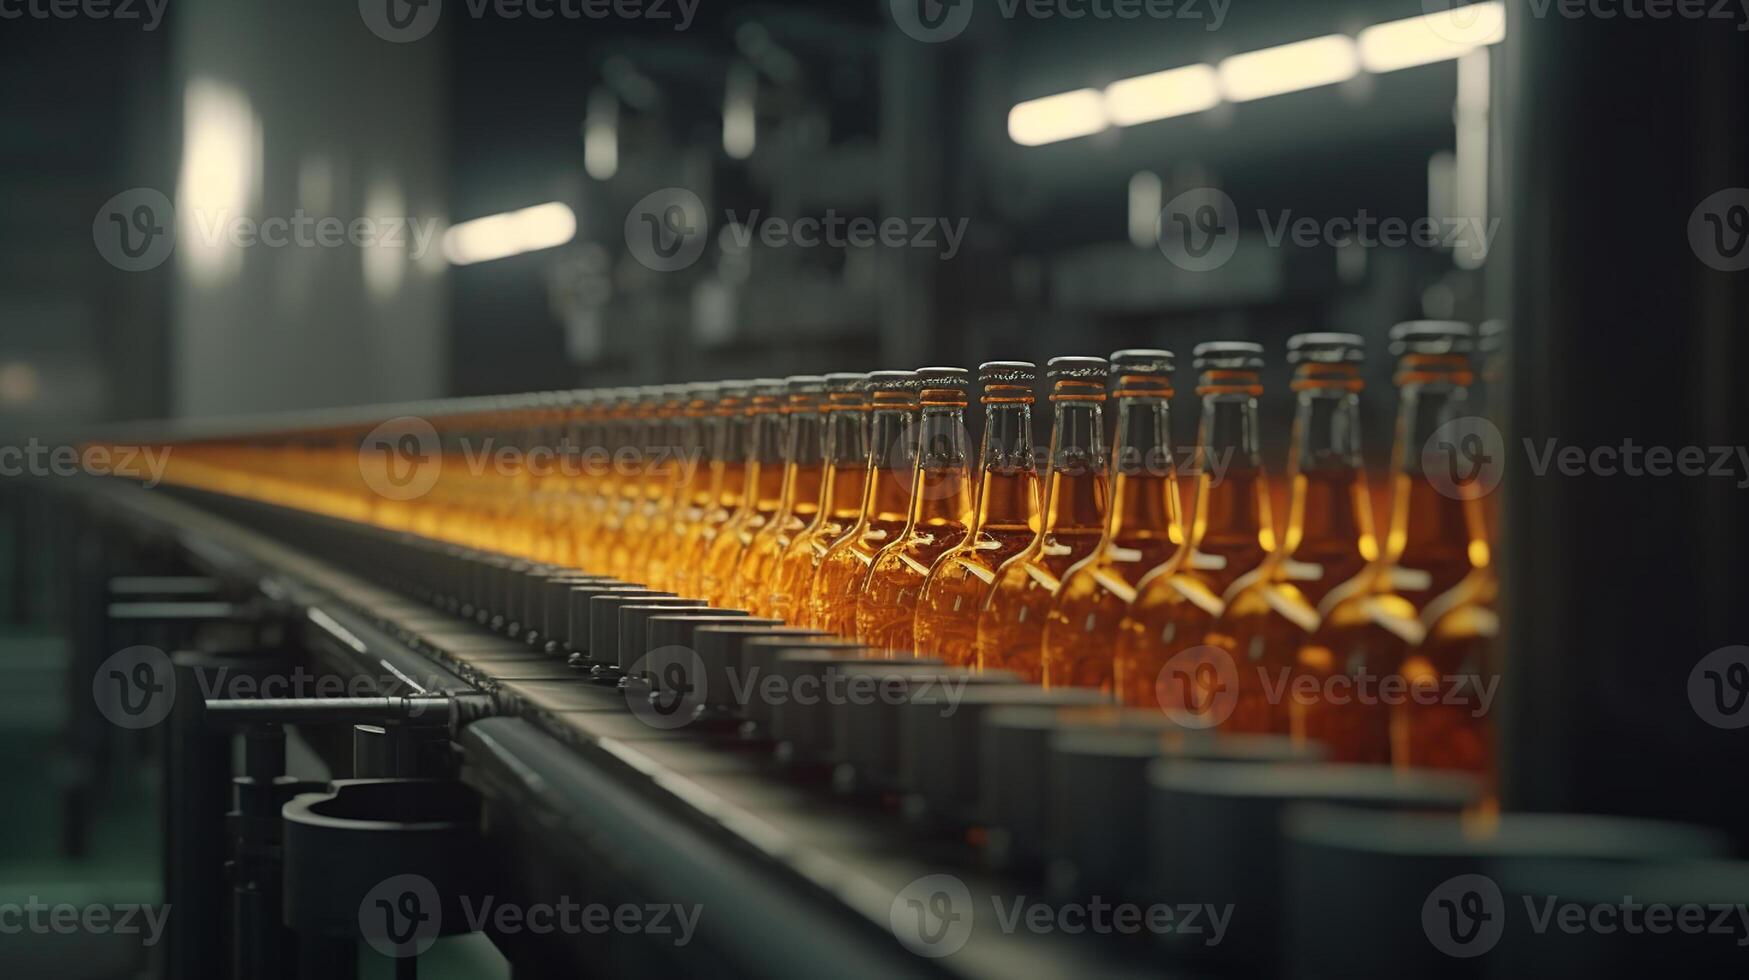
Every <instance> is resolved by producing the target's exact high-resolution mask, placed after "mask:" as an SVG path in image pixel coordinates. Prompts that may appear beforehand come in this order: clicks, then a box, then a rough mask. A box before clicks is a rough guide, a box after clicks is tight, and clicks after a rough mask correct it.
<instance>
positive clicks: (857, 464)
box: [820, 396, 869, 521]
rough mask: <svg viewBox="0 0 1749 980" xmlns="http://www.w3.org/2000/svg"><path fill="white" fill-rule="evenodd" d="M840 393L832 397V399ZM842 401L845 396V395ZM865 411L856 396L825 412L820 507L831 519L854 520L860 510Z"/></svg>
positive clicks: (866, 451) (865, 443) (865, 456)
mask: <svg viewBox="0 0 1749 980" xmlns="http://www.w3.org/2000/svg"><path fill="white" fill-rule="evenodd" d="M839 397H844V396H834V399H837V398H839ZM846 402H849V399H848V398H846ZM868 429H869V412H868V409H867V407H866V406H864V405H863V404H861V402H860V399H858V400H857V401H856V402H849V403H848V404H845V405H843V406H839V405H837V404H836V403H834V404H833V405H832V406H831V407H829V408H828V410H827V412H826V474H825V476H824V478H823V479H822V483H821V486H820V506H821V507H823V508H825V509H826V511H827V512H828V513H829V514H830V515H831V516H832V517H833V519H835V520H840V521H854V520H856V518H857V516H858V515H859V514H860V513H861V512H862V495H863V491H864V489H865V487H864V483H865V482H866V478H867V474H868V458H869V440H868Z"/></svg>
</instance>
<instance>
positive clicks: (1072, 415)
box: [1044, 384, 1110, 534]
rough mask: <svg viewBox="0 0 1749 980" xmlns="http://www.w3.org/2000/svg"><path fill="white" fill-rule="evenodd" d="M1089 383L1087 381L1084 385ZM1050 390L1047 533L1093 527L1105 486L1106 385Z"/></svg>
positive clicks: (1101, 514) (1100, 520) (1101, 512)
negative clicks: (1090, 389) (1081, 389)
mask: <svg viewBox="0 0 1749 980" xmlns="http://www.w3.org/2000/svg"><path fill="white" fill-rule="evenodd" d="M1084 387H1090V386H1084ZM1104 387H1105V386H1104V385H1103V384H1101V385H1099V386H1098V391H1097V392H1096V393H1095V392H1085V393H1081V394H1075V393H1072V392H1069V391H1066V390H1064V389H1063V386H1061V385H1059V388H1058V391H1057V393H1056V394H1054V395H1052V396H1051V401H1052V404H1053V405H1054V407H1055V410H1054V411H1053V412H1052V416H1053V417H1052V419H1051V473H1050V480H1049V482H1048V484H1047V486H1046V490H1045V520H1044V528H1045V533H1046V534H1054V533H1056V532H1059V531H1063V532H1069V531H1088V530H1093V531H1098V530H1101V529H1103V528H1104V526H1105V513H1106V500H1107V495H1108V493H1109V492H1110V487H1109V486H1108V484H1107V480H1106V473H1105V459H1106V452H1105V391H1104Z"/></svg>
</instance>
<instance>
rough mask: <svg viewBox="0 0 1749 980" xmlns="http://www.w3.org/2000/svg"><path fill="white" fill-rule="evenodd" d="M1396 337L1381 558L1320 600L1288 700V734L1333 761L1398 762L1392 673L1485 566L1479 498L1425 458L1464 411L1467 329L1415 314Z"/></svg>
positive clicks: (1398, 329)
mask: <svg viewBox="0 0 1749 980" xmlns="http://www.w3.org/2000/svg"><path fill="white" fill-rule="evenodd" d="M1391 340H1392V351H1393V352H1394V353H1396V354H1398V355H1399V360H1398V365H1397V375H1396V383H1397V386H1398V402H1397V429H1396V444H1395V446H1394V448H1393V449H1392V457H1391V461H1392V467H1391V468H1392V471H1393V472H1392V476H1391V491H1392V493H1391V523H1390V528H1389V530H1388V532H1387V533H1386V537H1385V541H1384V546H1383V548H1382V550H1381V552H1380V554H1379V557H1378V558H1377V559H1376V560H1375V561H1373V562H1371V563H1369V564H1368V565H1367V566H1366V568H1364V569H1362V570H1361V572H1360V573H1359V574H1357V575H1356V576H1355V577H1354V578H1352V579H1350V580H1349V581H1347V582H1345V583H1343V584H1342V585H1339V586H1337V587H1336V588H1335V589H1333V590H1331V592H1330V594H1329V595H1328V596H1326V597H1325V598H1324V602H1323V604H1322V605H1321V607H1320V609H1319V624H1318V628H1317V629H1316V630H1315V631H1314V632H1313V634H1312V635H1311V636H1310V637H1309V638H1308V639H1307V640H1306V643H1305V645H1303V646H1302V647H1301V648H1300V653H1299V663H1298V667H1299V672H1300V674H1301V675H1302V676H1305V677H1307V678H1309V679H1310V680H1311V681H1313V682H1315V684H1313V685H1303V686H1296V688H1295V691H1296V694H1295V695H1294V697H1293V698H1292V700H1291V703H1290V706H1289V711H1290V724H1291V726H1292V732H1293V734H1294V735H1295V736H1297V737H1302V738H1308V739H1314V740H1317V741H1321V742H1323V743H1325V745H1326V747H1327V748H1328V749H1329V752H1330V757H1331V758H1332V759H1333V760H1335V761H1338V762H1361V763H1385V762H1389V761H1391V758H1392V754H1393V752H1392V733H1391V718H1392V712H1391V710H1390V705H1389V704H1387V703H1386V698H1385V697H1384V696H1382V695H1383V694H1384V693H1385V679H1386V678H1392V677H1393V675H1396V674H1397V672H1398V671H1399V670H1400V669H1401V668H1402V666H1403V662H1404V658H1405V657H1406V656H1407V654H1408V652H1409V650H1410V648H1411V647H1413V646H1414V645H1416V644H1417V643H1419V642H1420V640H1421V637H1422V634H1423V631H1424V630H1423V627H1422V625H1421V621H1420V611H1421V609H1422V608H1423V607H1424V606H1425V605H1426V604H1427V603H1428V602H1429V601H1430V600H1431V599H1433V598H1434V597H1435V596H1438V595H1439V594H1441V593H1443V592H1445V591H1446V590H1447V589H1450V588H1451V587H1452V586H1454V585H1456V584H1457V583H1458V582H1459V580H1461V579H1462V578H1463V577H1464V576H1465V575H1467V574H1468V573H1469V572H1470V570H1471V569H1472V567H1474V566H1475V565H1482V564H1486V563H1487V544H1486V542H1485V541H1482V540H1478V539H1476V538H1474V537H1472V535H1471V532H1470V528H1471V526H1472V522H1471V519H1470V516H1469V514H1468V513H1467V512H1469V511H1472V510H1474V511H1476V513H1477V515H1478V518H1479V514H1480V511H1479V507H1478V506H1476V505H1477V504H1478V503H1479V502H1478V501H1476V500H1473V499H1470V500H1466V499H1463V498H1461V497H1460V496H1458V495H1454V494H1449V493H1447V492H1444V491H1442V490H1441V489H1440V488H1439V487H1438V486H1437V485H1436V482H1435V481H1433V480H1430V479H1428V477H1427V474H1426V472H1425V471H1424V469H1423V464H1422V459H1423V452H1422V450H1423V447H1425V446H1427V445H1428V444H1429V442H1430V441H1431V440H1432V439H1433V438H1434V437H1435V436H1436V435H1437V434H1438V432H1439V430H1440V427H1441V426H1443V425H1445V424H1446V423H1448V422H1451V421H1453V420H1455V419H1458V418H1460V417H1463V416H1464V415H1465V414H1466V409H1467V389H1468V387H1469V384H1470V382H1471V380H1472V375H1471V368H1470V360H1469V351H1470V349H1471V346H1472V333H1471V330H1470V327H1469V325H1467V324H1462V323H1449V322H1444V321H1414V322H1411V323H1403V324H1398V325H1397V326H1396V327H1393V328H1392V329H1391ZM1430 458H1431V457H1430ZM1475 526H1476V527H1478V528H1479V527H1480V521H1479V519H1478V520H1477V521H1476V522H1475ZM1392 683H1393V684H1394V683H1395V682H1394V680H1393V681H1392ZM1308 690H1314V691H1315V693H1300V692H1304V691H1308ZM1399 754H1400V753H1399Z"/></svg>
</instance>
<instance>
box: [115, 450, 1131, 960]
mask: <svg viewBox="0 0 1749 980" xmlns="http://www.w3.org/2000/svg"><path fill="white" fill-rule="evenodd" d="M81 490H82V492H84V493H86V494H88V495H89V498H90V503H91V505H92V506H93V507H95V508H97V509H98V511H99V512H101V513H102V514H103V515H104V516H105V517H106V518H107V519H109V520H114V521H120V522H122V523H124V524H126V525H128V526H129V527H131V528H132V529H133V532H134V533H137V534H146V535H152V534H166V533H168V534H172V535H174V536H175V538H176V540H177V541H178V542H179V543H180V545H181V546H182V547H183V549H184V550H185V551H186V552H187V554H188V556H189V558H190V559H191V562H192V564H193V565H194V566H195V567H196V568H197V569H199V570H200V571H201V572H202V573H204V574H207V575H211V576H213V577H214V578H218V579H223V580H228V581H233V582H235V581H242V582H247V583H251V584H252V585H253V587H255V588H256V589H257V590H259V591H260V592H262V593H263V594H266V595H268V596H271V597H273V598H275V599H277V600H279V601H281V602H284V603H287V604H289V605H290V606H293V607H295V608H297V609H299V610H302V613H303V618H304V624H305V627H306V634H307V636H306V639H307V640H308V641H309V642H310V644H311V646H312V647H314V648H316V649H320V650H322V651H323V652H324V654H325V656H326V659H327V660H329V661H330V662H331V663H333V664H335V665H338V666H339V667H341V668H342V669H344V670H349V671H354V672H358V673H364V674H372V675H379V676H380V675H382V674H384V673H387V674H391V675H393V676H395V677H399V678H403V679H405V681H406V682H407V685H408V687H409V688H410V690H411V692H413V693H422V692H439V693H447V692H470V691H479V692H485V693H488V694H490V695H491V697H492V703H493V705H494V706H495V713H496V714H497V715H498V716H499V717H494V718H489V719H485V720H478V721H473V722H472V723H471V724H469V725H467V727H466V728H465V729H464V730H462V731H461V732H460V733H459V736H458V739H457V741H458V744H459V746H460V748H461V751H462V753H463V756H464V763H463V775H464V779H466V780H467V781H468V782H470V783H471V784H473V785H475V786H476V787H477V788H479V789H480V790H481V791H482V792H483V794H484V795H485V796H486V797H487V799H488V801H489V803H488V806H489V809H490V810H491V811H492V812H494V813H496V814H497V818H496V819H489V820H488V821H487V826H488V827H491V828H494V833H507V832H508V833H515V834H516V835H518V839H517V840H515V841H499V842H497V846H500V847H502V848H503V851H504V853H505V854H507V855H523V856H525V857H526V856H528V855H530V854H531V853H532V854H534V855H540V856H545V855H547V854H548V851H549V849H550V850H551V853H552V857H555V858H560V859H565V858H568V859H569V860H570V863H568V864H567V865H566V867H567V869H568V871H569V872H570V873H572V874H574V875H575V876H576V880H577V881H579V882H580V883H581V887H583V888H586V889H587V888H595V887H598V886H600V887H606V888H609V889H610V890H623V891H624V892H625V893H627V894H634V893H638V894H645V895H649V894H659V895H662V896H665V897H664V898H662V900H664V901H677V902H698V903H702V904H703V905H704V908H705V912H704V914H703V916H702V917H701V921H700V926H699V929H700V934H701V937H703V938H704V939H705V940H706V942H705V944H704V945H703V946H701V947H700V948H701V949H706V948H708V949H710V950H711V951H712V955H714V956H717V957H719V959H718V960H717V962H716V963H715V964H714V965H715V967H716V968H717V969H718V970H719V971H727V972H730V973H742V972H746V973H750V974H757V975H764V976H774V975H794V976H804V975H805V976H809V977H813V976H819V975H822V974H824V973H827V972H830V973H831V974H833V975H843V976H858V975H865V974H866V975H869V976H876V975H879V976H893V975H905V974H919V975H958V976H966V977H1011V976H1016V975H1021V974H1023V973H1024V974H1025V975H1028V976H1052V975H1063V976H1082V975H1089V974H1093V973H1097V974H1099V975H1103V976H1116V977H1121V976H1126V975H1132V974H1133V975H1138V976H1139V975H1142V974H1144V973H1146V974H1147V975H1149V976H1158V975H1160V971H1159V969H1158V967H1148V966H1146V965H1145V964H1146V961H1147V959H1148V953H1149V950H1148V947H1147V946H1146V944H1145V943H1131V944H1125V943H1124V942H1123V941H1122V940H1121V938H1120V939H1113V938H1111V937H1089V936H1084V937H1070V936H1067V935H1064V934H1061V933H1055V932H1053V933H1049V934H1037V933H1032V932H1028V931H1026V930H1015V931H1012V932H1010V931H1005V930H1001V929H996V928H986V929H980V930H977V931H976V932H975V933H974V934H973V936H972V938H971V941H970V942H969V943H968V944H967V945H966V946H965V947H964V948H963V949H960V950H958V951H957V952H956V953H955V955H953V956H950V957H945V958H941V959H930V958H925V957H921V956H917V955H914V954H912V953H911V952H909V951H908V950H906V949H905V948H904V947H903V946H902V945H901V944H900V942H899V941H898V940H897V939H896V938H895V937H894V934H893V931H892V930H893V925H892V922H893V916H894V908H895V902H896V901H897V900H899V896H900V893H901V892H902V891H903V890H904V889H905V888H906V886H907V885H909V884H911V883H912V882H913V881H915V880H917V879H919V878H921V877H923V876H926V875H931V874H936V873H939V872H942V871H943V870H951V871H952V873H953V874H954V875H955V876H956V877H958V878H960V879H961V880H963V881H965V882H966V883H967V886H968V888H969V889H970V891H971V893H972V894H973V896H974V897H975V903H976V906H977V907H980V908H982V909H989V908H991V904H990V902H989V901H988V899H987V898H986V896H987V895H995V894H1002V895H1006V896H1015V895H1024V894H1027V893H1029V892H1032V893H1036V892H1038V891H1039V890H1040V886H1038V885H1036V884H1028V883H1025V882H1016V881H1006V880H1002V879H998V878H993V877H989V876H986V875H984V874H982V873H980V872H979V871H978V870H977V868H976V861H975V852H974V850H973V849H972V847H971V846H970V845H968V844H966V843H964V842H963V841H958V840H953V839H945V840H944V839H935V838H930V837H927V836H922V835H919V834H917V833H915V832H914V831H911V830H908V829H907V827H906V825H905V824H904V822H903V821H902V820H901V819H900V818H899V816H898V815H897V814H896V813H893V812H891V811H883V810H881V809H880V808H878V807H874V806H870V805H867V804H858V803H853V802H850V801H847V800H845V799H842V798H840V797H837V796H835V795H834V794H833V793H832V792H831V791H830V790H829V788H827V787H826V786H825V785H823V784H822V783H820V782H818V781H814V782H812V783H805V782H798V781H796V780H793V779H791V778H787V777H786V775H785V773H784V771H783V770H781V769H780V768H779V767H777V766H776V764H775V763H773V762H772V761H771V759H770V758H769V754H768V750H766V751H760V750H759V749H758V748H756V747H754V746H750V745H748V744H746V743H742V742H738V741H736V740H734V739H732V738H725V737H714V738H713V737H708V736H706V735H704V734H701V733H699V732H698V731H697V729H691V728H689V729H685V730H678V731H664V730H659V729H657V728H653V727H650V726H649V725H647V724H645V723H644V722H642V721H640V720H639V719H638V718H637V717H635V716H634V715H633V714H631V713H630V712H629V711H628V710H627V701H626V695H625V694H623V693H621V692H620V691H619V690H616V689H615V688H612V687H604V686H601V685H598V684H593V683H590V682H588V681H586V680H583V679H581V676H580V675H579V674H578V672H577V671H575V670H574V669H571V668H568V667H566V666H565V665H564V663H563V661H562V659H559V658H557V657H554V656H548V655H544V654H539V653H535V652H533V651H532V650H531V649H530V648H529V647H528V646H527V645H524V644H521V643H518V642H516V641H514V640H511V639H508V638H506V637H504V636H502V635H497V634H493V633H491V632H488V631H486V630H485V629H484V628H482V627H480V626H478V625H476V624H474V623H472V622H470V621H468V620H464V619H461V618H460V617H457V616H451V615H446V614H443V613H440V612H437V611H434V610H433V609H432V608H430V607H427V606H424V605H421V604H419V603H417V602H413V601H410V600H409V599H407V598H406V597H404V596H401V595H399V594H396V593H393V592H390V591H388V590H386V589H384V588H382V587H380V586H378V585H376V584H374V583H372V582H370V581H367V580H365V579H363V578H360V577H359V576H358V575H355V574H353V573H351V572H349V571H347V570H345V569H343V568H340V567H337V566H336V565H334V564H331V563H329V562H327V561H325V560H323V559H321V558H318V557H316V556H315V555H313V554H311V553H309V552H306V551H304V550H302V549H300V548H298V547H294V546H292V545H290V544H288V543H286V542H287V541H288V540H299V541H303V540H319V539H321V538H322V536H323V535H324V534H334V533H347V532H350V533H356V534H358V535H380V534H382V533H383V532H381V531H378V530H376V529H372V528H364V527H353V526H350V525H345V524H343V523H342V522H339V521H334V520H332V519H330V518H322V517H315V516H311V515H307V514H302V513H295V512H290V511H285V510H281V509H278V508H271V507H267V506H264V505H260V504H254V503H244V502H240V501H234V500H230V499H228V498H218V497H212V496H210V495H204V494H192V493H176V494H175V495H174V496H173V495H172V494H171V493H169V492H166V491H162V490H158V491H148V490H144V489H141V488H138V487H135V486H133V485H130V484H125V483H122V482H120V481H105V482H95V481H93V482H91V483H89V484H85V485H83V486H82V487H81ZM270 532H271V533H270ZM530 835H532V836H530ZM531 847H532V848H534V850H533V851H532V852H531V851H530V848H531ZM534 863H535V864H536V865H538V864H539V863H540V861H539V860H538V859H536V860H535V861H534ZM511 864H512V865H513V867H511V868H507V869H506V870H507V871H510V872H512V873H518V872H531V868H529V867H523V866H514V865H516V864H517V861H516V860H515V859H511ZM608 868H611V869H612V871H611V874H607V873H606V872H605V871H604V869H608ZM548 871H549V872H550V869H548ZM609 879H610V880H611V882H612V884H611V885H607V884H605V883H604V882H605V881H606V880H609ZM1041 897H1042V896H1041ZM713 913H715V916H713ZM984 914H986V915H988V914H990V913H988V912H985V913H984ZM567 938H570V937H567ZM524 941H526V940H524Z"/></svg>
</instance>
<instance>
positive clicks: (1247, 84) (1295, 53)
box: [1220, 34, 1360, 102]
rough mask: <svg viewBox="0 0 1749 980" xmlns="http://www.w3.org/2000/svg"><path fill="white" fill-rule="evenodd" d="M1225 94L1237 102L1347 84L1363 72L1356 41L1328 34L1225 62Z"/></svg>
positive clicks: (1251, 53)
mask: <svg viewBox="0 0 1749 980" xmlns="http://www.w3.org/2000/svg"><path fill="white" fill-rule="evenodd" d="M1220 73H1221V93H1222V94H1223V95H1225V96H1226V97H1227V98H1228V99H1229V100H1231V101H1233V102H1249V101H1251V100H1252V99H1262V98H1267V97H1269V96H1271V95H1285V94H1287V93H1289V92H1298V91H1301V90H1303V89H1309V88H1319V87H1321V86H1324V85H1335V84H1336V83H1338V82H1346V81H1348V80H1349V79H1350V78H1353V77H1354V76H1355V75H1357V74H1359V73H1360V56H1359V54H1358V53H1357V52H1356V51H1355V47H1354V39H1353V38H1351V37H1349V36H1348V35H1346V34H1326V35H1324V36H1323V37H1314V38H1311V39H1309V40H1305V41H1295V42H1294V43H1292V44H1283V45H1280V46H1278V47H1273V48H1264V49H1263V50H1261V51H1251V52H1247V53H1246V54H1236V55H1234V56H1232V57H1231V58H1228V59H1226V60H1225V61H1222V62H1221V66H1220Z"/></svg>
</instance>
